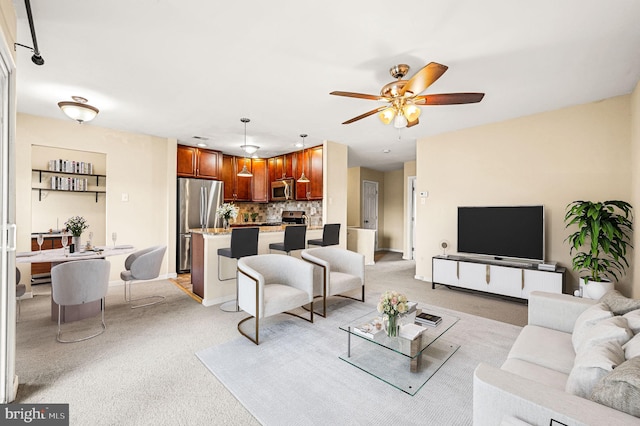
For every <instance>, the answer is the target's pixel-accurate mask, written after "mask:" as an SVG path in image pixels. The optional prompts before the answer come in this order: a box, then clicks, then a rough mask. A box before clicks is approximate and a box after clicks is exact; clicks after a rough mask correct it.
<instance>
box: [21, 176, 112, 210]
mask: <svg viewBox="0 0 640 426" xmlns="http://www.w3.org/2000/svg"><path fill="white" fill-rule="evenodd" d="M31 171H32V172H34V173H37V174H38V183H42V175H43V174H50V175H62V176H71V177H77V176H87V177H95V178H96V186H100V178H103V179H106V178H107V176H106V175H98V174H87V173H72V172H58V171H54V170H44V169H31ZM31 190H32V191H38V201H42V192H43V191H53V192H65V193H74V194H95V196H96V203H97V202H98V194H106V193H107V191H106V190H100V189H96V190H83V191H74V190H68V189H54V188H42V187H32V188H31Z"/></svg>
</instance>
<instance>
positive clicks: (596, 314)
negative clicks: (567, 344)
mask: <svg viewBox="0 0 640 426" xmlns="http://www.w3.org/2000/svg"><path fill="white" fill-rule="evenodd" d="M612 316H613V313H612V312H611V310H610V309H609V307H608V306H606V305H605V304H604V303H596V304H595V305H593V306H590V307H589V308H587V309H585V310H584V312H582V313H581V314H580V315H579V316H578V318H576V322H575V324H574V326H573V334H572V335H571V341H572V342H573V348H574V350H576V351H577V350H578V343H579V342H581V341H582V340H584V335H585V334H586V333H587V330H588V329H589V328H591V327H592V326H593V325H595V324H597V323H598V322H600V321H602V320H604V319H607V318H611V317H612Z"/></svg>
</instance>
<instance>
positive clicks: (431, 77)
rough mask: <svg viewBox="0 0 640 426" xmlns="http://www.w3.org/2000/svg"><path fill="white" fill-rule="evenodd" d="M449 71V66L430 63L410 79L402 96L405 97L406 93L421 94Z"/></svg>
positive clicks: (403, 89)
mask: <svg viewBox="0 0 640 426" xmlns="http://www.w3.org/2000/svg"><path fill="white" fill-rule="evenodd" d="M447 69H449V67H448V66H446V65H442V64H439V63H437V62H430V63H428V64H427V65H425V66H424V67H422V69H420V71H418V72H417V73H416V74H415V75H414V76H413V77H411V78H410V79H409V81H408V82H407V84H405V85H404V87H403V88H402V92H401V93H400V95H404V94H405V93H406V92H411V93H413V94H414V95H417V94H418V93H421V92H422V91H424V90H425V89H426V88H427V87H429V86H431V85H432V84H433V83H434V82H435V81H436V80H437V79H439V78H440V76H441V75H442V74H444V72H445V71H446V70H447Z"/></svg>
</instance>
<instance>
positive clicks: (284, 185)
mask: <svg viewBox="0 0 640 426" xmlns="http://www.w3.org/2000/svg"><path fill="white" fill-rule="evenodd" d="M295 189H296V181H295V179H282V180H276V181H273V182H271V200H272V201H287V200H293V198H294V196H295V194H294V192H295Z"/></svg>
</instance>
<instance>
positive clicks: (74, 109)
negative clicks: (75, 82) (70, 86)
mask: <svg viewBox="0 0 640 426" xmlns="http://www.w3.org/2000/svg"><path fill="white" fill-rule="evenodd" d="M71 99H73V100H74V102H69V101H63V102H58V106H59V107H60V109H61V110H62V112H64V113H65V115H66V116H67V117H69V118H70V119H72V120H76V121H77V122H78V123H80V124H82V123H84V122H86V121H91V120H93V119H94V118H96V115H98V113H99V112H100V110H99V109H98V108H96V107H94V106H91V105H89V104H88V103H87V102H88V101H87V100H86V99H85V98H83V97H82V96H72V97H71Z"/></svg>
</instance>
